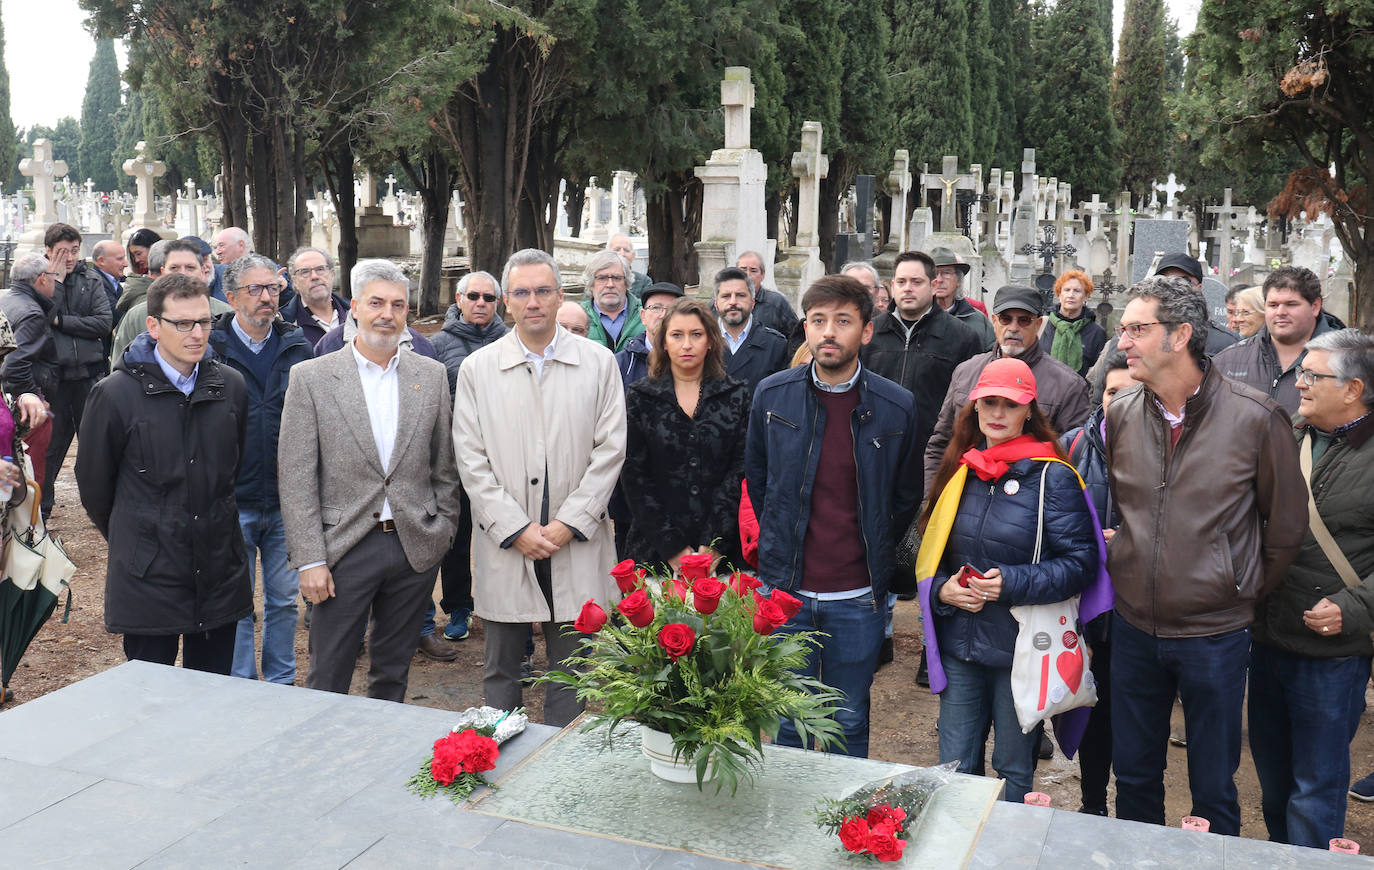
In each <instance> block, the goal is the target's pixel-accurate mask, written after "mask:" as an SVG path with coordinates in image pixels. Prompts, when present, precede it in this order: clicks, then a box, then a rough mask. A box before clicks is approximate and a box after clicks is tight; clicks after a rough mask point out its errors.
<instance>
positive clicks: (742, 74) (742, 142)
mask: <svg viewBox="0 0 1374 870" xmlns="http://www.w3.org/2000/svg"><path fill="white" fill-rule="evenodd" d="M720 104H721V106H723V107H724V109H725V147H726V148H748V147H749V120H750V114H749V113H750V110H751V109H753V108H754V84H753V82H752V80H751V79H750V74H749V67H747V66H727V67H726V68H725V78H724V79H722V80H721V83H720Z"/></svg>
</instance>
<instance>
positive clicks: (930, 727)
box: [11, 450, 1374, 844]
mask: <svg viewBox="0 0 1374 870" xmlns="http://www.w3.org/2000/svg"><path fill="white" fill-rule="evenodd" d="M74 460H75V451H74V450H73V453H72V455H71V456H69V457H68V461H67V464H66V465H65V466H64V470H63V472H62V474H61V476H60V477H59V479H58V484H57V492H56V505H55V507H54V510H53V515H52V522H51V523H50V525H51V527H52V529H53V531H54V532H55V533H57V534H58V535H59V536H60V537H61V538H62V539H63V540H64V541H65V543H66V544H67V547H68V552H69V554H70V555H71V557H72V559H73V560H74V561H75V562H76V564H77V565H78V566H79V570H78V571H77V574H76V576H75V577H74V578H73V580H72V590H73V605H72V612H71V621H70V622H69V623H68V624H66V625H63V624H62V623H61V621H60V616H61V608H60V607H59V609H58V612H57V613H55V614H54V615H53V617H52V619H51V620H50V621H49V623H48V624H47V625H46V626H44V628H43V629H42V630H41V631H40V632H39V634H38V636H37V637H36V638H35V639H34V642H33V644H32V646H30V648H29V651H28V653H27V655H26V656H25V657H24V659H23V661H22V662H21V663H20V665H19V669H18V671H17V672H16V673H15V676H14V679H13V682H12V683H11V688H12V689H13V690H14V691H15V694H16V699H15V702H14V703H17V704H22V703H24V702H26V701H30V700H33V699H34V698H36V697H39V696H41V695H43V694H45V693H47V692H52V691H55V690H57V689H60V688H62V687H63V686H66V685H68V684H70V683H74V682H76V681H77V680H81V679H83V678H85V677H89V676H91V675H93V674H96V673H99V672H101V671H103V670H105V669H107V668H110V667H113V666H115V665H118V664H120V663H121V662H123V661H124V655H123V652H122V650H121V648H120V644H119V637H118V636H117V635H111V634H108V633H106V631H105V628H104V622H103V604H104V594H103V593H104V582H103V581H104V565H105V544H104V541H103V539H102V538H101V537H100V534H99V533H98V532H96V531H95V529H94V528H93V527H92V526H91V524H90V522H89V521H88V520H87V519H86V516H85V513H84V512H83V511H82V510H81V505H80V502H79V500H78V497H77V492H76V484H75V481H74V479H73V478H72V475H71V463H72V462H73V461H74ZM438 597H439V590H438V589H437V588H436V590H435V600H436V601H437V600H438ZM257 604H258V608H259V616H261V607H262V596H261V593H260V591H259V595H258V596H257ZM303 610H304V607H303V606H302V612H303ZM444 622H445V617H444V616H443V614H442V612H440V614H439V624H440V627H441V628H442V626H443V624H444ZM895 636H896V661H895V662H894V663H893V664H891V665H888V666H886V667H884V668H883V669H882V670H880V671H879V672H878V675H877V678H876V680H875V682H874V686H873V701H872V703H873V726H872V728H873V730H872V737H871V753H872V755H873V756H874V757H876V758H882V759H885V760H888V761H894V762H901V763H905V764H918V765H920V764H934V763H936V761H937V760H938V754H939V753H938V745H937V740H936V733H935V721H936V717H937V714H938V712H939V703H938V701H937V699H936V698H935V697H934V696H932V695H931V694H930V693H929V692H928V691H927V690H925V689H921V688H919V687H918V686H917V685H916V683H915V680H914V676H915V672H916V663H917V661H918V660H919V658H920V650H921V640H920V630H919V627H918V623H917V619H916V607H915V604H914V603H912V602H901V603H900V604H899V605H898V609H897V614H896V620H895ZM482 638H483V633H482V626H481V622H480V620H474V621H473V631H472V634H471V636H470V637H469V638H468V640H466V641H463V642H461V643H457V644H455V645H454V646H456V648H457V649H458V653H459V655H458V659H457V660H456V661H454V662H435V661H431V660H429V659H427V658H425V657H423V656H420V655H417V656H416V657H415V659H414V661H413V663H412V665H411V669H410V693H409V703H412V704H420V705H423V706H426V707H436V708H439V709H447V710H462V709H465V708H467V707H469V706H474V705H478V704H480V703H481V701H482V689H481V669H482ZM305 642H306V629H305V627H304V624H303V623H302V624H300V625H299V627H298V630H297V636H296V653H297V660H298V662H299V672H298V674H297V677H296V683H297V685H303V684H304V682H305V670H306V667H307V656H306V648H305ZM537 646H538V649H537V650H536V652H535V667H536V669H539V668H542V667H543V661H544V658H543V656H544V648H543V643H542V639H539V638H537ZM366 677H367V660H366V656H364V657H363V658H362V659H360V660H359V663H358V667H357V670H356V671H355V674H354V679H353V686H352V689H351V691H352V692H353V693H354V694H362V693H363V691H364V689H365V686H366ZM541 695H542V692H541V691H530V692H527V695H526V704H527V706H528V707H529V712H530V718H531V720H532V721H536V722H538V721H541V717H542V707H543V704H542V698H541ZM1365 716H1366V722H1365V727H1363V728H1361V730H1360V732H1359V733H1358V734H1357V735H1356V737H1355V742H1354V744H1353V746H1352V747H1351V764H1352V768H1353V769H1352V773H1353V775H1354V777H1356V778H1358V777H1361V776H1363V775H1364V774H1366V773H1368V772H1370V771H1371V770H1374V729H1371V727H1370V724H1369V718H1370V717H1371V716H1374V712H1369V713H1366V714H1365ZM1174 723H1175V727H1176V731H1177V732H1178V733H1181V730H1182V712H1181V710H1178V709H1175V711H1174ZM1186 764H1187V758H1186V755H1185V750H1183V749H1180V748H1177V747H1170V749H1169V770H1168V771H1167V773H1166V775H1165V782H1166V789H1167V795H1168V797H1167V802H1168V807H1167V817H1168V818H1170V819H1172V820H1174V824H1177V820H1178V819H1180V818H1182V817H1183V816H1184V815H1187V814H1188V809H1189V805H1188V788H1187V768H1186ZM989 770H991V765H989ZM1237 785H1238V787H1239V790H1240V801H1241V811H1242V821H1243V831H1242V832H1243V834H1244V835H1245V836H1248V837H1255V838H1259V839H1263V838H1265V837H1266V834H1265V828H1264V821H1263V818H1262V817H1261V815H1260V789H1259V783H1258V781H1257V779H1256V777H1255V769H1254V766H1253V764H1252V763H1251V761H1250V754H1249V752H1248V750H1247V751H1245V752H1244V755H1243V757H1242V759H1241V765H1240V770H1239V772H1238V774H1237ZM1036 787H1037V788H1038V789H1039V790H1041V791H1044V792H1046V793H1048V794H1049V795H1050V797H1051V799H1052V803H1053V806H1055V807H1058V808H1060V809H1067V810H1076V809H1078V807H1079V804H1080V799H1079V778H1078V765H1077V762H1070V761H1067V760H1065V759H1064V757H1063V755H1062V754H1060V753H1058V752H1056V753H1055V757H1054V758H1053V759H1052V760H1051V761H1048V762H1042V763H1041V765H1040V769H1039V771H1038V772H1037V775H1036ZM1111 799H1112V796H1111V795H1109V803H1110V802H1111ZM1346 835H1347V836H1348V837H1350V838H1352V839H1354V840H1356V841H1358V842H1360V843H1364V844H1374V804H1362V803H1360V802H1358V801H1354V800H1352V801H1350V803H1349V813H1348V816H1347V822H1346Z"/></svg>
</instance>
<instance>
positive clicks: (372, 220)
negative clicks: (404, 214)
mask: <svg viewBox="0 0 1374 870" xmlns="http://www.w3.org/2000/svg"><path fill="white" fill-rule="evenodd" d="M409 254H410V230H409V229H408V228H406V227H398V226H396V224H395V223H394V222H393V221H392V219H391V217H390V215H387V214H386V213H384V212H383V211H382V208H381V207H380V206H376V205H369V206H363V207H362V208H360V209H358V258H359V259H365V258H368V257H405V256H409Z"/></svg>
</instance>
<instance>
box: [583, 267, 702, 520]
mask: <svg viewBox="0 0 1374 870" xmlns="http://www.w3.org/2000/svg"><path fill="white" fill-rule="evenodd" d="M682 296H683V293H682V288H681V287H679V286H677V285H676V284H670V283H669V282H667V281H659V282H658V283H656V284H651V285H649V289H648V290H646V291H645V292H644V298H643V302H644V307H643V308H642V309H641V310H640V313H639V315H640V319H641V320H642V321H643V323H644V331H643V332H642V333H640V334H639V335H636V336H635V337H634V338H632V339H630V343H629V344H627V345H625V349H624V350H622V351H620V352H619V353H617V354H616V355H615V365H616V368H617V369H619V370H620V379H621V380H622V381H624V383H625V389H627V390H628V389H629V388H630V384H633V383H634V382H635V381H637V380H639V379H640V378H644V377H648V375H649V351H650V350H651V349H652V348H653V346H654V345H653V338H654V330H656V329H658V324H659V323H660V322H661V321H662V320H663V315H664V314H666V313H667V312H668V306H670V305H672V304H673V300H674V299H681V298H682ZM560 322H561V321H560ZM565 328H566V326H565ZM612 504H613V505H614V503H612ZM625 510H626V514H625V517H624V523H623V524H622V523H621V522H620V519H619V517H616V521H617V525H616V536H617V540H619V536H620V535H622V534H624V532H625V531H626V530H624V529H622V528H621V525H628V524H629V520H630V517H629V514H628V510H629V508H628V507H626V508H625Z"/></svg>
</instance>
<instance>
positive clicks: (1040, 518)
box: [1031, 462, 1050, 565]
mask: <svg viewBox="0 0 1374 870" xmlns="http://www.w3.org/2000/svg"><path fill="white" fill-rule="evenodd" d="M1049 473H1050V464H1049V463H1048V462H1046V463H1045V464H1044V466H1042V467H1041V469H1040V506H1039V507H1038V508H1036V517H1035V555H1033V556H1031V564H1032V565H1038V564H1040V545H1041V544H1043V543H1044V540H1045V476H1046V475H1047V474H1049Z"/></svg>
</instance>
